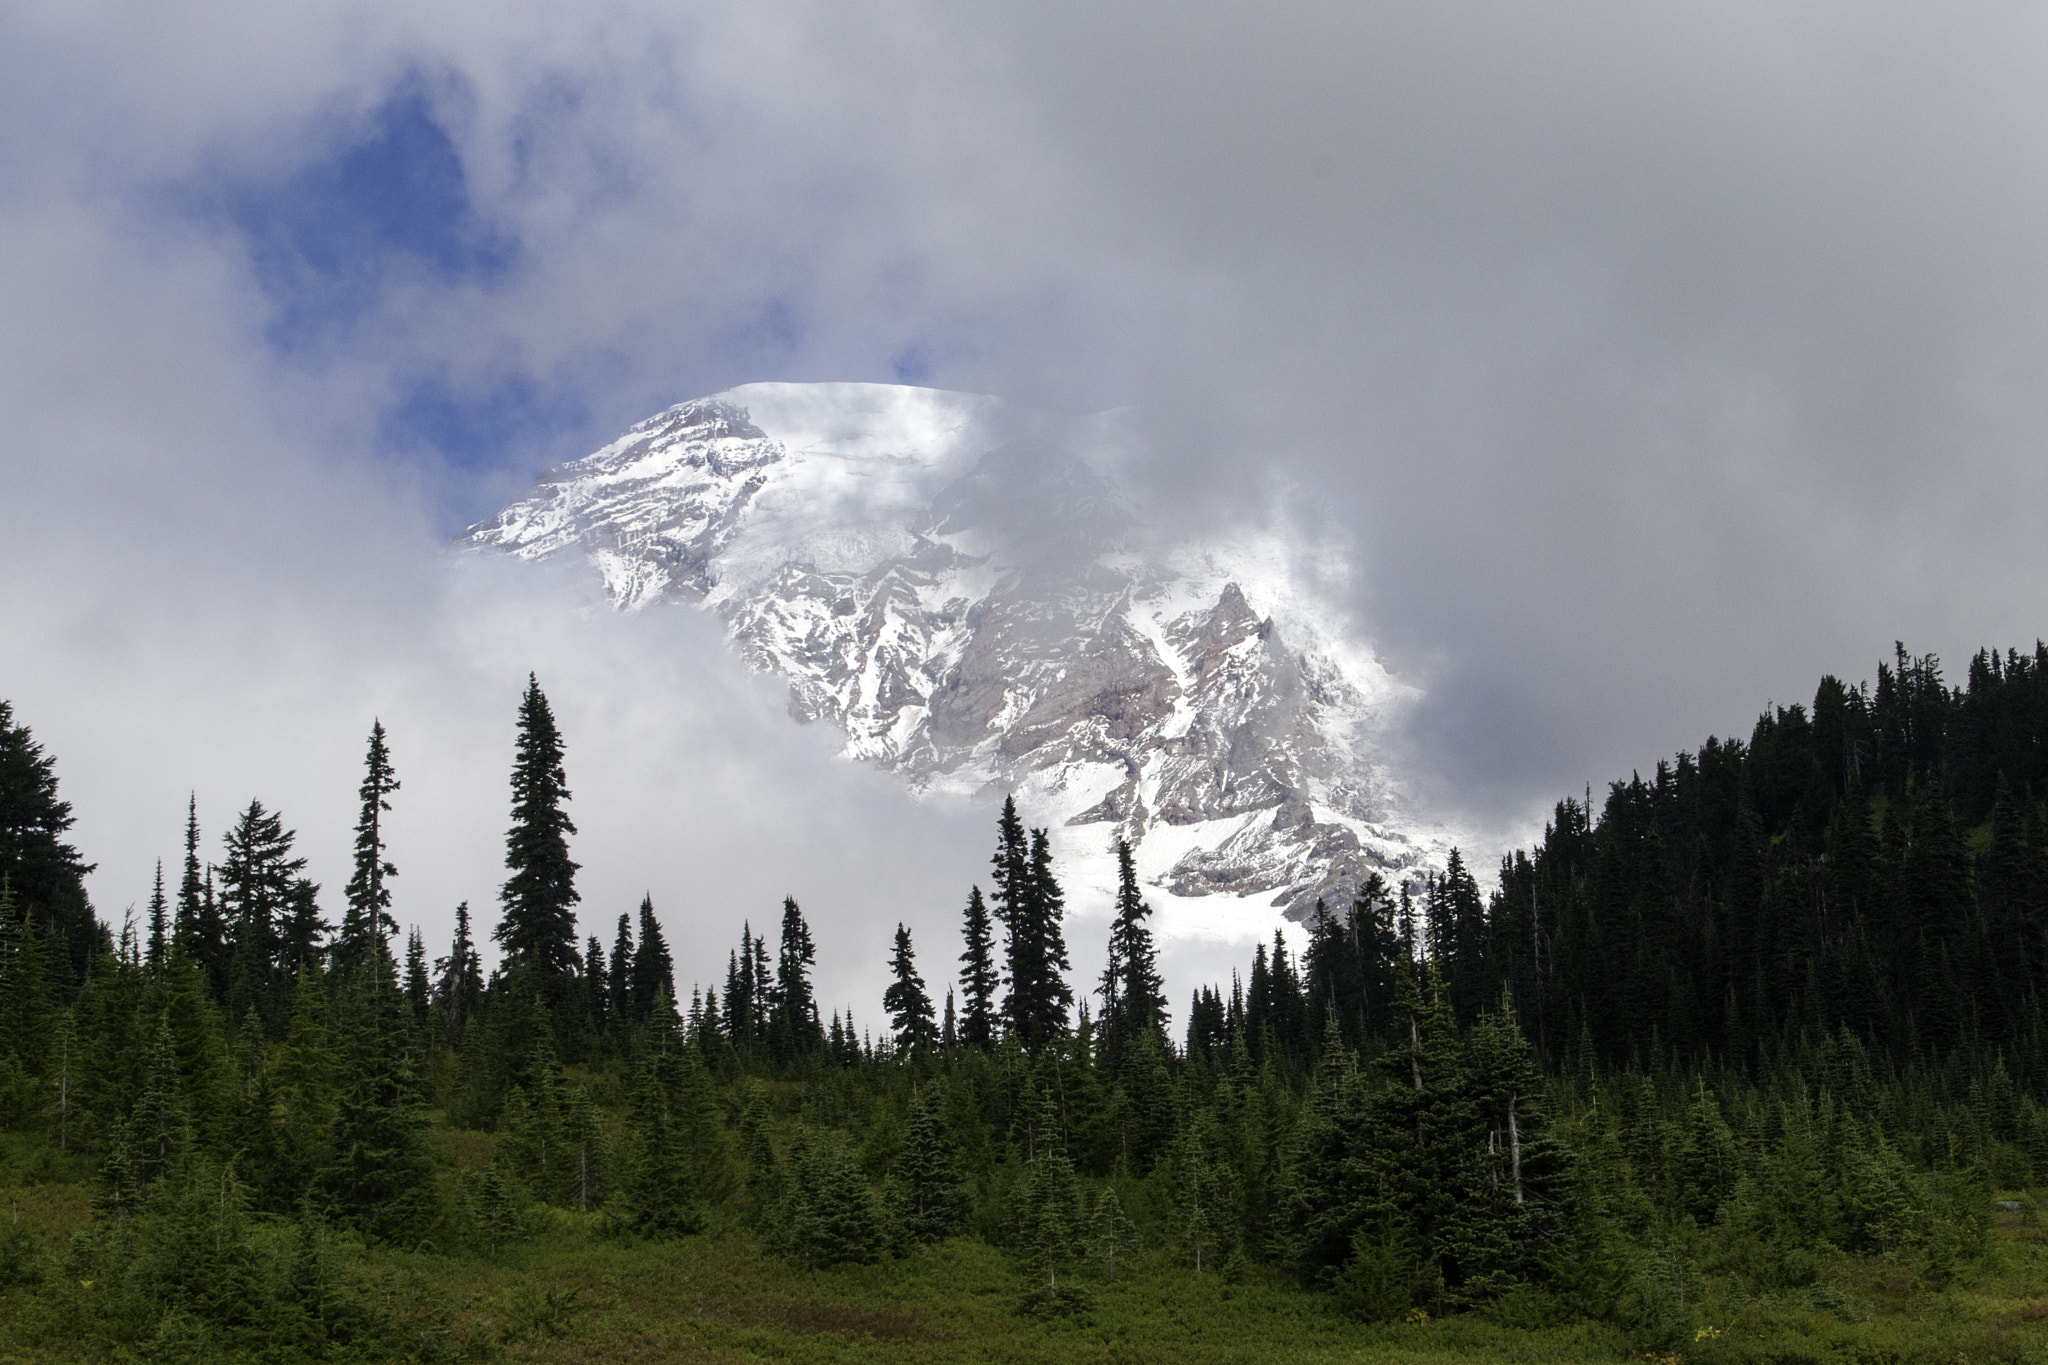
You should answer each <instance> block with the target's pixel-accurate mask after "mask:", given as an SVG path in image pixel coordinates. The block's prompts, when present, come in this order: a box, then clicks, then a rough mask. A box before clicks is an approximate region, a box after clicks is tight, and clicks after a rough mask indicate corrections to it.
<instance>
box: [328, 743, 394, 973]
mask: <svg viewBox="0 0 2048 1365" xmlns="http://www.w3.org/2000/svg"><path fill="white" fill-rule="evenodd" d="M397 790H398V777H397V775H396V774H395V773H393V772H392V770H391V751H390V748H389V747H388V746H387V745H386V743H385V734H384V722H383V721H381V720H375V721H372V722H371V724H370V747H369V752H368V754H366V755H365V757H364V759H363V784H362V786H361V787H360V788H359V789H358V790H357V793H356V795H357V798H358V799H359V800H360V801H361V802H362V806H361V810H360V813H359V814H358V815H357V816H356V845H355V871H354V873H353V874H352V875H351V876H350V877H349V879H348V886H347V888H346V889H345V890H344V891H343V893H342V894H343V895H344V896H345V897H346V899H347V903H348V905H347V909H345V910H344V911H343V912H342V916H341V934H340V936H339V938H338V939H337V940H336V942H335V945H334V956H335V960H336V962H337V964H338V965H339V966H340V967H341V969H342V970H343V971H345V972H347V971H354V970H356V969H357V968H358V967H360V966H362V965H363V964H364V963H367V962H369V961H370V960H371V958H372V956H373V955H372V953H371V951H370V946H371V940H372V939H375V940H376V941H377V942H379V943H383V944H387V945H388V944H389V942H390V936H391V935H393V934H395V933H397V932H398V921H397V920H395V919H393V918H392V915H391V887H390V886H389V885H388V883H389V881H390V879H391V878H393V877H396V876H397V875H398V869H397V868H396V867H394V866H393V865H392V863H391V859H390V858H389V857H387V856H386V854H385V851H384V850H385V844H386V840H385V837H384V816H385V815H386V814H388V813H389V812H390V810H391V793H393V792H395V791H397Z"/></svg>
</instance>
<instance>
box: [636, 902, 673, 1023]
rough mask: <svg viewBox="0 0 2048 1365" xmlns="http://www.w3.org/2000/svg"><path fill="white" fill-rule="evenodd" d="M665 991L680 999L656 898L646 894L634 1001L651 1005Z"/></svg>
mask: <svg viewBox="0 0 2048 1365" xmlns="http://www.w3.org/2000/svg"><path fill="white" fill-rule="evenodd" d="M663 992H666V993H667V995H668V998H669V999H671V1000H673V999H675V998H676V970H675V964H674V963H673V962H672V961H670V959H669V955H668V943H667V941H666V940H664V939H663V938H662V936H661V922H660V921H659V920H657V919H655V917H654V897H653V896H652V895H646V896H642V897H641V898H640V946H639V947H638V948H636V949H634V951H633V998H634V999H635V1000H644V1001H647V1002H649V1003H650V1004H651V1003H652V1002H653V1000H654V998H655V997H656V996H657V995H660V994H662V993H663Z"/></svg>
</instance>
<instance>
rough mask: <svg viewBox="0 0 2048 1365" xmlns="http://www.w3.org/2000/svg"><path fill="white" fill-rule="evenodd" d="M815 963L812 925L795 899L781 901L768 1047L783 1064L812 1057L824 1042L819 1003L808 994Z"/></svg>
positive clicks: (788, 898) (815, 951)
mask: <svg viewBox="0 0 2048 1365" xmlns="http://www.w3.org/2000/svg"><path fill="white" fill-rule="evenodd" d="M817 960H818V948H817V945H816V944H815V943H814V942H813V941H812V939H811V926H810V925H809V924H807V923H805V921H804V912H803V911H802V910H801V909H799V908H798V907H797V903H796V899H795V897H791V896H786V897H784V898H783V901H782V950H781V953H780V955H779V958H778V960H777V962H776V968H775V996H774V1001H773V1010H774V1013H773V1018H774V1027H773V1031H772V1032H771V1033H770V1035H769V1046H770V1047H771V1048H772V1049H773V1050H774V1052H775V1055H776V1056H777V1057H778V1058H779V1059H781V1060H783V1061H793V1060H795V1059H797V1058H800V1057H809V1056H812V1055H813V1054H815V1053H816V1052H817V1051H818V1050H819V1049H820V1048H821V1047H823V1046H824V1043H825V1031H824V1029H823V1027H822V1026H821V1025H820V1024H819V1021H818V1003H817V1000H816V998H815V997H814V996H813V995H812V993H811V967H812V966H813V965H814V964H815V963H816V962H817Z"/></svg>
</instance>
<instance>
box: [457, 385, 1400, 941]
mask: <svg viewBox="0 0 2048 1365" xmlns="http://www.w3.org/2000/svg"><path fill="white" fill-rule="evenodd" d="M1115 439H1116V435H1115V428H1114V424H1113V423H1111V422H1109V421H1107V420H1105V419H1096V420H1094V421H1091V422H1083V423H1064V424H1063V423H1058V422H1054V421H1051V420H1050V419H1043V418H1037V417H1034V416H1033V415H1031V414H1027V413H1020V412H1018V411H1016V410H1015V409H1011V408H1009V407H1007V406H1006V405H1004V404H1001V403H999V402H997V401H996V400H993V399H987V398H977V397H973V396H969V395H962V394H948V393H940V392H936V391H933V390H922V389H905V388H894V387H890V386H881V385H775V384H764V385H749V386H746V387H744V388H740V389H735V390H732V391H730V392H728V393H725V394H720V395H716V396H714V397H711V398H705V399H699V400H696V401H695V402H690V403H684V404H680V405H678V406H676V407H674V408H671V409H669V410H668V411H667V412H664V413H661V414H660V415H658V416H656V417H654V418H651V419H649V420H648V421H646V422H642V423H640V424H639V425H637V426H635V427H633V428H632V429H631V430H630V431H628V432H626V433H625V434H624V435H623V436H621V437H619V439H617V440H616V441H614V442H612V443H611V444H610V445H608V446H606V447H605V448H604V449H602V450H600V451H598V452H596V453H595V454H593V455H590V456H588V457H586V458H584V459H581V460H577V461H574V462H572V463H570V464H566V465H563V466H561V467H559V468H557V469H554V470H551V471H549V472H548V473H547V474H546V475H544V476H543V477H542V478H541V480H540V482H539V484H538V486H537V487H536V489H535V490H534V492H533V493H532V494H531V495H530V496H528V497H526V498H524V499H522V500H520V501H519V502H516V503H514V504H513V505H512V506H510V507H508V508H506V509H505V511H503V512H502V513H500V514H499V515H498V516H497V517H495V518H492V519H491V520H489V521H487V522H483V523H481V524H479V525H477V526H475V527H472V528H471V529H470V530H469V531H468V532H466V533H465V534H464V536H463V538H462V539H463V542H464V543H466V544H468V545H470V546H474V547H477V548H479V549H484V548H488V549H495V550H500V551H508V552H510V553H513V554H516V555H520V556H522V557H526V558H542V557H551V556H559V555H577V554H580V555H582V556H585V557H587V558H588V559H589V561H590V562H591V563H592V564H593V565H594V566H595V567H596V568H597V569H598V571H599V572H600V573H601V574H602V576H603V579H604V583H605V586H606V589H607V591H608V593H609V594H610V597H611V599H612V601H613V602H614V603H615V604H617V605H618V606H619V607H621V608H623V609H628V610H636V609H641V608H645V607H647V606H649V605H651V604H654V603H658V602H678V603H690V604H693V605H700V606H705V607H709V608H710V609H712V610H715V611H716V612H718V614H719V615H720V616H721V617H722V618H723V620H724V621H725V623H726V627H727V631H728V635H729V638H730V639H731V641H732V643H733V645H734V647H735V648H736V649H737V650H739V652H740V654H741V655H742V657H743V658H744V659H745V660H746V661H747V662H748V664H750V665H751V666H753V667H754V668H757V669H761V670H765V671H770V672H774V673H777V674H780V675H782V676H785V677H787V678H788V679H789V687H790V702H789V705H790V711H791V714H792V715H794V716H796V717H797V718H798V719H800V720H804V721H829V722H831V723H832V724H834V725H835V726H838V727H839V728H840V729H842V730H843V731H844V732H845V734H846V749H845V751H846V753H847V755H848V756H849V757H853V758H858V759H863V760H866V761H870V762H874V763H877V764H880V765H882V766H884V767H886V768H890V769H893V770H895V771H897V772H899V773H901V774H902V775H903V776H904V777H905V778H906V779H907V780H908V781H910V782H911V783H913V784H914V785H916V786H917V787H919V788H921V789H924V790H927V791H931V792H935V793H956V794H960V795H974V796H989V795H993V794H994V793H995V792H997V791H1002V790H1016V791H1017V792H1018V793H1019V800H1020V804H1022V805H1024V807H1025V809H1026V811H1027V814H1028V815H1029V816H1030V817H1031V818H1032V819H1033V820H1034V822H1036V821H1039V820H1045V819H1047V818H1048V817H1049V816H1050V817H1052V819H1053V821H1054V822H1055V823H1060V824H1063V826H1064V827H1065V829H1066V832H1067V835H1068V836H1069V837H1068V838H1067V839H1066V840H1065V844H1066V851H1067V853H1068V856H1070V857H1071V856H1075V855H1079V856H1081V857H1084V858H1095V859H1100V858H1101V857H1102V856H1104V855H1106V852H1107V849H1108V847H1109V842H1110V838H1111V836H1112V833H1120V834H1122V835H1123V836H1124V837H1125V838H1127V839H1129V840H1130V841H1131V842H1132V844H1133V845H1134V847H1136V848H1137V850H1138V854H1139V865H1140V868H1141V870H1142V871H1143V872H1144V873H1145V875H1146V876H1147V877H1148V879H1149V880H1151V881H1153V882H1154V883H1155V884H1157V885H1160V886H1163V887H1165V888H1166V889H1168V890H1170V891H1172V892H1174V893H1176V894H1177V895H1180V896H1184V897H1199V896H1211V895H1217V894H1222V895H1228V896H1239V897H1243V896H1256V897H1258V898H1260V899H1262V900H1266V901H1269V902H1270V903H1271V904H1273V905H1276V906H1280V907H1283V908H1284V909H1285V910H1286V911H1287V912H1288V913H1289V914H1290V915H1293V916H1294V917H1296V918H1299V917H1302V916H1304V915H1306V914H1307V913H1308V912H1309V910H1310V909H1311V908H1312V907H1313V905H1314V903H1315V901H1316V900H1317V898H1318V897H1327V898H1331V899H1333V900H1336V899H1339V898H1342V897H1345V896H1348V894H1349V892H1350V889H1351V888H1352V887H1354V886H1356V885H1357V884H1358V882H1359V881H1360V880H1361V879H1362V878H1363V877H1364V876H1365V875H1366V874H1367V873H1369V872H1371V871H1374V870H1380V871H1383V872H1388V873H1392V874H1396V875H1398V874H1400V873H1404V872H1408V871H1411V870H1413V869H1415V868H1417V867H1418V866H1421V865H1423V864H1425V863H1426V862H1429V861H1433V854H1434V852H1435V851H1436V847H1437V840H1436V839H1435V838H1434V837H1433V836H1432V835H1431V834H1429V833H1428V832H1425V831H1420V830H1417V829H1415V828H1413V827H1412V826H1410V825H1409V824H1408V823H1407V822H1406V821H1404V820H1403V819H1402V818H1401V816H1400V813H1399V811H1398V809H1397V807H1396V805H1395V803H1394V801H1393V798H1392V796H1391V795H1390V792H1389V788H1388V784H1387V780H1386V777H1385V774H1384V773H1383V772H1382V771H1381V770H1380V768H1379V766H1378V765H1377V764H1376V763H1375V761H1374V758H1373V752H1372V743H1373V737H1374V732H1375V730H1376V728H1377V726H1378V725H1379V724H1380V723H1381V721H1382V719H1383V717H1384V714H1385V712H1386V710H1387V708H1388V707H1389V706H1390V705H1392V704H1393V703H1395V702H1397V701H1398V700H1399V699H1400V697H1401V695H1402V694H1401V690H1400V689H1399V688H1398V687H1397V685H1395V684H1394V683H1393V682H1392V680H1391V679H1389V678H1388V677H1387V675H1386V673H1385V671H1384V670H1383V669H1382V668H1380V666H1379V665H1378V664H1377V662H1376V661H1374V660H1372V659H1371V658H1370V657H1369V656H1366V655H1363V654H1361V653H1360V652H1358V651H1356V650H1352V649H1349V648H1347V647H1346V646H1345V645H1344V642H1343V641H1341V640H1338V639H1333V638H1332V637H1331V635H1330V633H1329V632H1327V631H1326V630H1325V629H1324V628H1323V627H1322V626H1321V624H1320V622H1319V621H1318V620H1317V619H1316V618H1317V613H1316V612H1315V610H1314V607H1313V604H1312V603H1305V601H1304V599H1303V598H1302V596H1301V595H1300V594H1299V593H1298V592H1296V591H1295V589H1294V585H1293V584H1292V583H1291V582H1290V581H1289V580H1288V576H1287V574H1286V572H1285V568H1284V563H1285V561H1284V558H1282V557H1281V556H1278V555H1276V554H1274V553H1272V552H1271V547H1270V546H1261V545H1259V544H1258V543H1257V542H1250V543H1248V544H1246V545H1240V546H1221V545H1218V546H1201V547H1192V546H1179V547H1175V548H1174V549H1173V550H1172V551H1170V552H1167V553H1158V552H1155V551H1152V550H1151V549H1150V548H1149V547H1148V546H1147V545H1146V544H1145V543H1144V530H1143V527H1142V524H1141V519H1140V518H1139V516H1138V515H1137V513H1136V512H1135V511H1134V510H1133V509H1132V508H1131V507H1130V506H1129V505H1128V504H1127V503H1126V501H1125V500H1124V499H1123V497H1122V496H1121V495H1120V494H1119V492H1118V491H1117V489H1116V488H1115V487H1114V486H1113V485H1112V484H1111V483H1110V482H1109V481H1108V480H1107V479H1106V478H1104V477H1103V475H1102V474H1100V473H1099V472H1098V470H1097V467H1096V465H1095V463H1094V462H1093V461H1092V460H1091V459H1090V458H1089V455H1090V451H1091V450H1101V449H1104V448H1106V447H1109V446H1111V445H1113V443H1114V441H1115ZM1262 599H1263V600H1262ZM1283 601H1284V602H1285V604H1286V606H1287V607H1288V608H1289V610H1287V611H1285V612H1284V613H1283V612H1282V611H1280V610H1278V608H1279V607H1280V606H1281V603H1282V602H1283ZM1090 827H1095V829H1096V832H1097V834H1099V837H1091V836H1090V832H1089V831H1090ZM1188 909H1189V910H1190V911H1192V910H1193V909H1194V907H1193V906H1189V907H1188Z"/></svg>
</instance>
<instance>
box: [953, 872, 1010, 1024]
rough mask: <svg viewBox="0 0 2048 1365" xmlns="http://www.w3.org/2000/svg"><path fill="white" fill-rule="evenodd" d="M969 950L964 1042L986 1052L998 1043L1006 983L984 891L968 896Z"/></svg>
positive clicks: (964, 969)
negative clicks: (1000, 994)
mask: <svg viewBox="0 0 2048 1365" xmlns="http://www.w3.org/2000/svg"><path fill="white" fill-rule="evenodd" d="M964 932H965V936H966V939H967V951H966V952H964V953H962V954H961V955H960V992H961V994H962V995H964V996H966V997H967V1008H966V1010H965V1011H964V1012H963V1013H962V1015H961V1017H960V1042H961V1044H962V1045H963V1046H965V1047H971V1048H975V1049H978V1050H980V1051H983V1052H986V1051H987V1050H988V1049H989V1048H991V1047H993V1046H995V1041H996V992H997V991H998V990H999V989H1001V987H1002V984H1003V979H1002V976H1001V975H1000V974H999V973H998V972H997V971H996V960H995V932H994V927H993V926H992V925H991V924H990V922H989V912H988V906H987V904H986V903H985V902H983V900H982V898H981V888H980V887H978V886H977V887H974V888H973V889H972V890H970V891H969V892H968V893H967V916H966V925H965V929H964Z"/></svg>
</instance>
